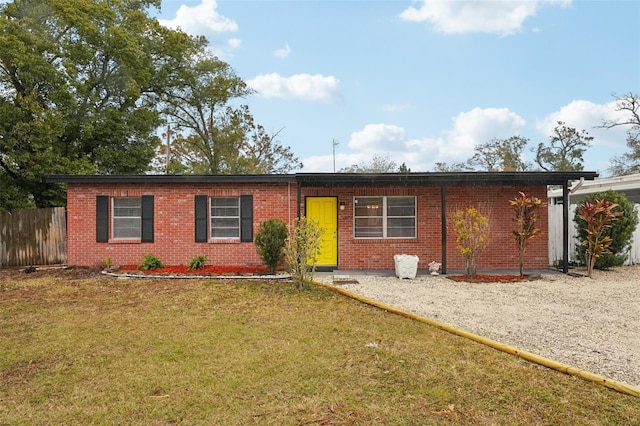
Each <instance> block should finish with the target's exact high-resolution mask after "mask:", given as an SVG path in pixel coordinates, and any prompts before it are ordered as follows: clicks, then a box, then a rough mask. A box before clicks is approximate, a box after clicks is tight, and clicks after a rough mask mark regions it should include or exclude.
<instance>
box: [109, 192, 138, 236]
mask: <svg viewBox="0 0 640 426" xmlns="http://www.w3.org/2000/svg"><path fill="white" fill-rule="evenodd" d="M141 217H142V199H141V198H139V197H120V198H113V222H112V223H113V238H140V236H141V234H142V232H141V227H142V220H141Z"/></svg>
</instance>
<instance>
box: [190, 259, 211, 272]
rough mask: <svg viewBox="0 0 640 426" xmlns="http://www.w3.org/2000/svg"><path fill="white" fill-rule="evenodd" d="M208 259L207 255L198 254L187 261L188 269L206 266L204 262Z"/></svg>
mask: <svg viewBox="0 0 640 426" xmlns="http://www.w3.org/2000/svg"><path fill="white" fill-rule="evenodd" d="M206 261H207V256H196V257H194V258H193V259H191V260H190V261H189V262H187V269H189V270H190V271H193V270H194V269H202V268H204V264H205V262H206Z"/></svg>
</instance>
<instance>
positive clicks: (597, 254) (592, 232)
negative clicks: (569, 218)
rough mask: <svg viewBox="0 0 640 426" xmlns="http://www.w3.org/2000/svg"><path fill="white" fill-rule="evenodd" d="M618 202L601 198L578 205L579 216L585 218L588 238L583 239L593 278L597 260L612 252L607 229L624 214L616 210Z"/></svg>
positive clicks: (589, 269) (588, 266)
mask: <svg viewBox="0 0 640 426" xmlns="http://www.w3.org/2000/svg"><path fill="white" fill-rule="evenodd" d="M616 207H617V204H615V203H611V202H609V201H608V200H604V199H600V200H596V201H595V202H593V203H591V202H585V203H584V204H582V205H580V206H579V207H578V210H577V211H576V214H577V216H578V217H579V218H580V219H582V220H584V222H585V228H584V229H585V231H586V238H585V239H584V240H583V241H582V246H584V247H585V258H586V261H587V276H588V277H589V278H591V274H592V272H593V268H594V266H595V263H596V261H597V260H598V259H599V258H601V257H602V256H603V255H605V254H609V253H611V251H610V250H609V247H610V246H611V243H612V242H613V239H612V238H611V236H609V235H607V230H608V229H610V228H611V222H613V221H615V220H616V219H617V218H618V216H621V215H622V212H620V211H614V209H615V208H616Z"/></svg>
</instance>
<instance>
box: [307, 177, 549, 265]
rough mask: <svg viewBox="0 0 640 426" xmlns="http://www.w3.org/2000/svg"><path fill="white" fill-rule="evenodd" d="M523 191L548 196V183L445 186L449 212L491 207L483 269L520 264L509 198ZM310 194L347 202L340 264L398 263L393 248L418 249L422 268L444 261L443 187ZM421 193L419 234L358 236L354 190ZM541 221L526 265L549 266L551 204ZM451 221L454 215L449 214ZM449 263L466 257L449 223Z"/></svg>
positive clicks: (341, 216)
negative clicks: (470, 207)
mask: <svg viewBox="0 0 640 426" xmlns="http://www.w3.org/2000/svg"><path fill="white" fill-rule="evenodd" d="M518 191H523V192H526V193H527V194H530V195H534V196H536V197H538V198H540V199H542V200H546V197H547V191H546V187H545V186H531V187H519V188H516V187H512V186H499V187H487V186H461V187H449V188H447V192H446V204H447V216H449V215H450V213H451V212H453V211H454V210H456V209H460V208H467V207H469V206H474V207H476V208H479V209H482V208H483V207H484V206H485V205H486V208H487V209H488V215H489V220H490V226H491V231H490V239H489V245H488V248H487V250H486V251H485V252H484V253H483V255H482V256H481V257H480V261H479V268H480V269H485V268H486V269H504V268H509V269H517V268H518V253H517V248H516V245H515V242H514V240H513V238H512V236H511V235H512V234H511V231H512V230H513V229H514V225H515V224H514V220H513V219H514V213H513V211H512V210H511V209H510V207H509V200H510V199H513V198H515V197H516V196H517V195H518ZM304 195H307V196H336V197H338V203H344V205H345V210H339V211H338V240H339V244H338V263H339V266H340V269H347V270H348V269H355V270H358V269H393V268H394V262H393V255H394V254H411V255H417V256H418V258H419V259H420V260H419V263H418V267H419V268H420V269H428V265H429V263H430V262H431V261H434V260H435V261H437V262H442V237H441V231H440V228H441V223H442V222H441V219H442V215H441V207H440V205H441V190H440V187H439V186H437V187H419V188H417V187H407V188H385V187H380V188H357V189H353V188H305V190H304ZM398 195H400V196H416V197H417V206H416V207H417V214H418V218H417V223H418V231H417V238H416V239H354V238H353V197H355V196H398ZM538 213H539V219H538V223H537V227H538V228H540V229H541V230H542V231H543V233H542V235H541V236H539V237H537V238H535V239H533V240H532V241H531V243H530V245H529V247H528V248H527V252H526V256H525V268H544V267H547V266H548V265H549V254H548V244H547V234H546V233H547V229H548V222H547V209H546V208H542V209H540V210H539V212H538ZM447 223H449V220H447ZM447 268H448V270H449V271H450V270H456V269H458V270H460V269H464V258H463V257H462V255H461V254H460V252H459V251H458V248H457V247H456V235H455V232H454V231H453V229H452V226H451V225H448V226H447Z"/></svg>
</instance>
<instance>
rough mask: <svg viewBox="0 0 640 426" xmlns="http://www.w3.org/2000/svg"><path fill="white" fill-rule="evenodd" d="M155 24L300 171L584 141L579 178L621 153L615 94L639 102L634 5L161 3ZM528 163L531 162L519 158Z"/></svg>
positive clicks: (415, 162)
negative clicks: (183, 35) (587, 138)
mask: <svg viewBox="0 0 640 426" xmlns="http://www.w3.org/2000/svg"><path fill="white" fill-rule="evenodd" d="M157 17H158V18H159V19H160V20H161V22H162V23H163V24H164V25H167V26H170V27H173V28H176V27H180V28H181V29H182V30H184V31H186V32H188V33H190V34H198V35H204V36H206V37H207V38H208V40H209V42H210V46H211V49H212V51H213V52H214V54H215V55H217V56H218V57H219V58H220V59H222V60H224V61H225V62H227V63H229V64H230V65H231V66H232V67H233V68H234V70H235V72H236V73H237V75H238V76H240V77H241V78H242V79H244V80H245V81H246V82H247V83H249V85H250V86H251V87H252V88H254V89H255V90H256V91H257V93H256V94H255V95H253V96H251V97H249V98H247V99H246V103H247V104H248V105H249V107H250V108H251V111H252V112H253V114H254V117H255V118H256V121H257V122H258V123H260V124H262V125H264V126H265V128H266V129H267V131H269V132H271V133H273V132H277V131H279V130H281V129H282V132H281V133H280V136H279V140H280V142H281V143H282V144H285V145H288V146H290V147H291V149H292V151H293V152H294V153H295V154H296V155H297V156H298V157H300V159H301V160H302V161H303V163H304V169H303V170H302V171H304V172H331V171H333V163H334V157H333V143H332V142H333V141H334V140H335V141H337V142H338V143H339V145H338V146H337V148H336V150H335V166H336V169H340V168H342V167H345V166H349V165H351V164H363V163H366V162H368V161H370V160H371V158H372V157H373V156H374V155H381V156H388V157H389V158H390V159H391V160H393V161H395V162H396V163H397V164H401V163H403V162H404V163H406V165H407V166H409V167H410V168H411V169H412V171H431V170H433V167H434V164H435V162H437V161H438V162H447V163H453V162H459V161H464V160H466V159H467V158H469V157H470V156H471V155H473V148H474V146H475V145H476V144H480V143H485V142H489V141H490V140H491V139H493V138H508V137H510V136H513V135H521V136H523V137H527V138H529V139H530V145H529V146H530V147H534V146H536V145H537V144H538V143H539V142H548V140H549V135H550V134H551V132H552V130H553V128H554V127H555V125H556V122H557V121H564V122H566V125H567V126H570V127H575V128H576V129H578V130H582V129H584V130H586V131H587V132H588V133H589V134H590V135H591V136H594V137H595V140H594V141H593V147H591V148H590V149H589V150H588V151H587V153H586V155H585V160H586V161H585V169H586V170H590V171H598V172H600V173H602V174H603V175H606V172H607V168H608V167H609V159H610V158H611V157H612V156H614V155H620V154H621V153H623V152H625V151H626V145H625V129H623V128H618V129H613V130H604V129H598V128H595V126H598V125H599V124H601V122H602V120H603V119H609V120H612V119H616V118H617V117H619V115H618V113H616V112H615V109H614V105H613V100H614V98H613V96H612V94H614V93H615V94H618V95H623V94H626V93H629V92H632V93H636V94H640V2H638V1H634V0H629V1H554V0H550V1H534V0H526V1H486V2H485V1H445V2H442V1H355V0H352V1H237V0H236V1H224V0H219V1H215V0H194V1H187V0H164V1H163V2H162V9H161V11H160V12H159V13H157ZM525 156H526V159H527V160H529V161H532V160H533V153H532V152H530V151H529V150H527V151H526V152H525Z"/></svg>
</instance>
